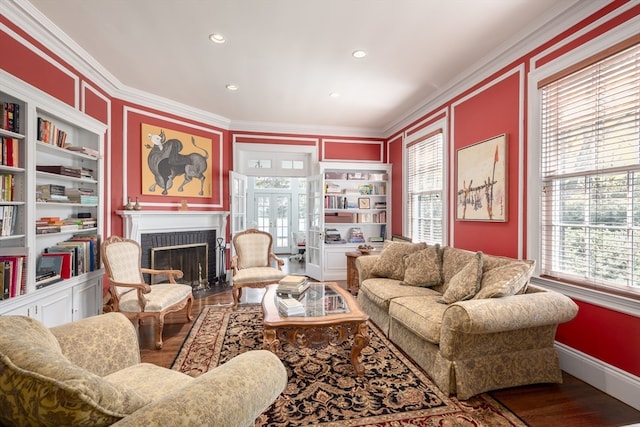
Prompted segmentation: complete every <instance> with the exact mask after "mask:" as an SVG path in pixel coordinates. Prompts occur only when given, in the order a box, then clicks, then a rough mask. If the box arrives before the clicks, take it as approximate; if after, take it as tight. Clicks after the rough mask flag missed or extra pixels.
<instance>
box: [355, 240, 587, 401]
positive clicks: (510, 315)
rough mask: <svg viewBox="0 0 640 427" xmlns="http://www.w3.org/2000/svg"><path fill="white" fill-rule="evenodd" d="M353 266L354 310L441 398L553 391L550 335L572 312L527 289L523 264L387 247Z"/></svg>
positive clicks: (558, 376) (528, 264)
mask: <svg viewBox="0 0 640 427" xmlns="http://www.w3.org/2000/svg"><path fill="white" fill-rule="evenodd" d="M356 266H357V269H358V273H359V282H360V290H359V293H358V301H359V303H360V305H361V307H362V309H363V310H364V311H365V312H366V313H367V314H368V315H369V317H370V319H371V320H372V321H373V322H374V323H375V324H376V325H377V326H378V327H379V328H380V329H381V330H382V331H383V332H384V333H385V335H387V336H388V337H389V339H390V340H391V341H393V342H394V343H395V344H396V345H398V346H399V347H400V348H401V349H402V350H404V351H405V352H406V353H407V354H408V355H409V356H410V357H411V358H412V359H413V360H415V362H416V363H418V364H419V365H420V366H421V367H422V368H423V369H424V370H425V371H426V372H427V374H429V376H430V377H431V378H432V379H433V380H434V382H435V383H436V384H437V385H438V387H439V388H440V389H441V390H443V391H444V392H447V393H450V394H456V395H457V397H458V398H459V399H462V400H466V399H468V398H470V397H472V396H474V395H476V394H479V393H482V392H485V391H489V390H495V389H500V388H506V387H514V386H519V385H525V384H535V383H560V382H562V373H561V371H560V365H559V361H558V356H557V352H556V349H555V347H554V339H555V334H556V329H557V326H558V324H560V323H563V322H568V321H570V320H571V319H573V318H574V317H575V316H576V314H577V312H578V306H577V305H576V304H575V303H574V302H573V301H572V300H571V299H570V298H568V297H566V296H564V295H562V294H560V293H558V292H553V291H547V290H543V289H542V288H539V287H536V286H534V285H531V284H529V279H530V277H531V275H532V273H533V268H534V262H533V261H528V260H516V259H512V258H504V257H497V256H491V255H486V254H483V253H482V252H477V253H474V252H469V251H465V250H461V249H456V248H452V247H443V248H441V247H439V246H437V245H436V246H427V245H425V244H423V243H406V242H391V241H387V242H385V244H384V248H383V250H382V252H381V253H380V254H375V255H366V256H360V257H358V258H357V260H356Z"/></svg>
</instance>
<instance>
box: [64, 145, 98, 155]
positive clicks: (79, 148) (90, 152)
mask: <svg viewBox="0 0 640 427" xmlns="http://www.w3.org/2000/svg"><path fill="white" fill-rule="evenodd" d="M66 148H67V150H69V151H74V152H76V153H82V154H86V155H87V156H92V157H100V152H99V151H98V150H94V149H93V148H89V147H82V146H79V145H70V146H68V147H66Z"/></svg>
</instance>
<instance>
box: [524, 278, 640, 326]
mask: <svg viewBox="0 0 640 427" xmlns="http://www.w3.org/2000/svg"><path fill="white" fill-rule="evenodd" d="M531 283H533V284H534V285H536V286H540V287H543V288H546V289H550V290H553V291H556V292H560V293H562V294H564V295H566V296H568V297H570V298H574V299H577V300H580V301H584V302H587V303H590V304H594V305H597V306H600V307H604V308H608V309H610V310H614V311H618V312H620V313H625V314H629V315H631V316H635V317H640V304H639V302H640V293H634V292H629V293H628V295H620V294H621V293H622V292H621V291H619V293H620V294H613V293H610V292H605V291H604V290H599V289H593V288H587V287H583V286H578V285H573V284H570V283H566V282H560V281H558V280H553V279H551V278H548V277H544V278H543V277H532V278H531Z"/></svg>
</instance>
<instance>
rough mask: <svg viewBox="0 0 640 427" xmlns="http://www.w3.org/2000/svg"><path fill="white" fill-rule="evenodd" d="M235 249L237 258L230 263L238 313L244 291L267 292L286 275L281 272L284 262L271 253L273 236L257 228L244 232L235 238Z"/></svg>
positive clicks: (234, 306)
mask: <svg viewBox="0 0 640 427" xmlns="http://www.w3.org/2000/svg"><path fill="white" fill-rule="evenodd" d="M233 247H234V249H235V255H234V256H233V258H232V260H231V268H232V269H233V290H232V293H233V308H234V309H235V308H237V307H238V302H239V301H240V297H241V296H242V288H244V287H249V288H264V287H265V286H267V285H270V284H273V283H278V281H279V280H280V279H282V278H283V277H284V276H285V274H284V273H283V272H282V266H283V265H284V261H283V260H282V259H280V258H278V257H277V256H276V255H275V254H274V253H273V252H272V247H273V237H272V236H271V234H269V233H267V232H265V231H260V230H257V229H255V228H251V229H248V230H245V231H241V232H239V233H237V234H236V235H235V236H233ZM274 263H275V267H274V266H273V265H274Z"/></svg>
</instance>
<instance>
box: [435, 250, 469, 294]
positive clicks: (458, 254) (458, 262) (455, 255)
mask: <svg viewBox="0 0 640 427" xmlns="http://www.w3.org/2000/svg"><path fill="white" fill-rule="evenodd" d="M474 256H475V253H474V252H471V251H466V250H464V249H456V248H452V247H451V246H445V247H443V248H442V280H443V281H444V286H445V288H446V286H447V284H448V283H449V281H450V280H451V278H452V277H453V276H455V275H456V273H458V271H460V270H462V269H463V268H464V266H466V265H467V263H468V262H469V261H471V260H472V259H473V257H474ZM445 290H446V289H443V290H442V292H443V293H444V291H445Z"/></svg>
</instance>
